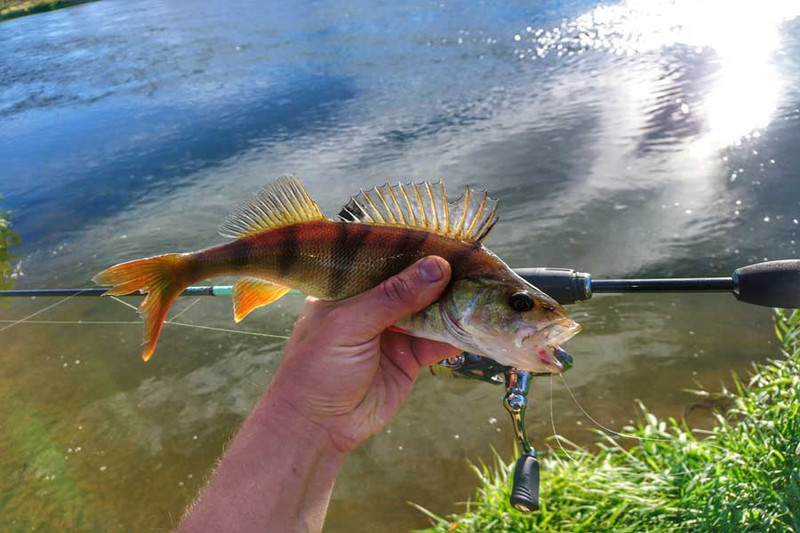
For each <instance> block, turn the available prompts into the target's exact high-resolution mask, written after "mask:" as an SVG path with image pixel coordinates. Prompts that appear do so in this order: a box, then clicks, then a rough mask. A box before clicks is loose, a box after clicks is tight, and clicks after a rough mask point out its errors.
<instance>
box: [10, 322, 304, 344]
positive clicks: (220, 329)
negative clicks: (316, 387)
mask: <svg viewBox="0 0 800 533" xmlns="http://www.w3.org/2000/svg"><path fill="white" fill-rule="evenodd" d="M20 323H22V321H21V320H0V324H10V325H11V326H13V325H14V324H20ZM24 323H25V324H60V325H76V326H98V325H106V326H109V325H112V326H118V325H134V324H135V325H139V326H141V325H142V321H141V320H25V322H24ZM164 324H170V325H173V326H185V327H187V328H198V329H210V330H213V331H220V332H222V333H238V334H240V335H253V336H256V337H268V338H270V339H280V340H287V339H288V338H289V337H287V336H286V335H272V334H270V333H259V332H257V331H242V330H236V329H226V328H214V327H211V326H200V325H198V324H186V323H185V322H172V321H170V320H165V321H164ZM3 329H7V328H2V329H0V331H3Z"/></svg>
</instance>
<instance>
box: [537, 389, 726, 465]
mask: <svg viewBox="0 0 800 533" xmlns="http://www.w3.org/2000/svg"><path fill="white" fill-rule="evenodd" d="M551 377H552V376H551ZM559 377H560V378H561V381H562V382H563V383H564V387H565V388H566V389H567V392H568V393H569V396H570V398H572V401H573V402H575V405H577V406H578V409H580V410H581V412H582V413H583V415H584V416H585V417H586V418H588V419H589V420H591V421H592V422H594V423H595V424H596V425H597V427H599V428H601V429H602V430H603V431H606V432H608V433H611V434H612V435H617V436H618V437H622V438H625V439H633V440H639V441H654V442H669V443H673V444H674V443H675V440H674V439H664V438H658V437H640V436H639V435H631V434H626V433H620V432H619V431H614V430H613V429H609V428H607V427H606V426H604V425H603V424H601V423H600V422H598V421H597V420H596V419H595V418H594V417H592V415H590V414H589V413H587V412H586V410H585V409H584V408H583V406H582V405H581V404H580V403H579V402H578V399H577V398H576V397H575V395H574V394H573V393H572V389H570V388H569V385H568V384H567V380H566V379H564V374H559ZM551 390H552V389H551ZM694 431H696V430H690V431H689V433H690V434H693V433H694ZM709 433H710V432H709ZM710 435H713V433H710ZM695 442H697V443H698V444H699V443H700V441H699V440H697V439H695ZM703 443H704V444H703V445H704V446H708V447H709V448H713V449H716V450H722V452H723V453H724V454H725V455H726V456H732V457H740V455H739V454H738V453H736V452H732V451H730V450H728V449H726V448H723V447H722V446H717V445H716V444H711V443H709V442H706V441H703ZM700 470H702V469H699V470H697V471H694V470H688V471H690V472H699V471H700Z"/></svg>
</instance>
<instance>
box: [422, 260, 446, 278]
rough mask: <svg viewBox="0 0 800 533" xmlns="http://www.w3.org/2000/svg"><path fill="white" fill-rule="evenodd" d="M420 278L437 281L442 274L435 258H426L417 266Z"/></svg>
mask: <svg viewBox="0 0 800 533" xmlns="http://www.w3.org/2000/svg"><path fill="white" fill-rule="evenodd" d="M419 272H420V274H421V275H422V279H424V280H425V281H429V282H434V281H439V280H440V279H442V277H443V276H444V273H443V272H442V269H441V267H439V263H438V262H437V261H436V260H435V259H431V258H427V259H425V260H424V261H423V262H422V264H421V265H420V266H419Z"/></svg>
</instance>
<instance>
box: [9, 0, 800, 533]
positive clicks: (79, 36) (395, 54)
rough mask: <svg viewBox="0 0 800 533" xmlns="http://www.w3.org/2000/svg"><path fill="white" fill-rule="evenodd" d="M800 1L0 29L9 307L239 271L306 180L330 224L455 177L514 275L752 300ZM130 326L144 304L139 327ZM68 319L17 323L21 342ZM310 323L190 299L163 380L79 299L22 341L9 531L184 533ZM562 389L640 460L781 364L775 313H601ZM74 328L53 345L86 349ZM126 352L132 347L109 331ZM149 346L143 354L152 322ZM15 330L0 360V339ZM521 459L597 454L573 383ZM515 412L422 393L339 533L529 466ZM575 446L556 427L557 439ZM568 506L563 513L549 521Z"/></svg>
mask: <svg viewBox="0 0 800 533" xmlns="http://www.w3.org/2000/svg"><path fill="white" fill-rule="evenodd" d="M798 14H800V8H798V7H797V5H796V3H794V2H783V3H781V2H738V3H736V5H735V6H734V5H729V4H728V3H722V2H706V3H698V2H689V1H686V2H681V1H678V2H659V1H656V2H636V1H630V2H623V3H621V4H602V5H598V4H596V3H594V2H580V1H568V2H555V1H544V2H538V3H536V4H535V5H529V4H527V3H508V2H489V3H481V4H475V3H472V2H464V3H454V2H440V1H437V2H424V1H417V2H413V3H410V4H406V5H404V6H399V5H394V4H391V3H389V4H381V5H378V6H376V5H375V4H373V3H368V2H364V3H350V4H347V5H346V6H343V5H341V4H338V3H335V2H326V1H319V2H298V3H294V4H292V5H289V4H286V5H280V6H267V5H263V4H262V3H259V2H254V1H252V0H242V1H241V2H237V3H235V4H233V5H229V4H225V5H223V4H221V3H218V2H192V3H189V2H186V1H181V0H178V1H173V2H160V1H157V0H142V1H140V2H135V3H131V2H123V1H121V0H104V1H102V2H96V3H92V4H86V5H82V6H79V7H75V8H70V9H64V10H61V11H57V12H52V13H46V14H40V15H35V16H31V17H25V18H21V19H16V20H12V21H8V22H4V23H2V24H0V80H2V83H1V84H0V194H2V195H3V199H2V203H0V206H2V207H5V208H8V209H11V210H13V215H12V217H13V223H14V227H15V229H16V231H17V232H18V233H19V234H20V236H21V238H22V244H21V245H20V246H18V247H17V248H16V253H17V255H18V256H19V257H20V267H19V270H18V272H17V274H18V278H17V286H18V287H20V288H25V287H72V286H88V285H89V279H90V278H91V276H92V275H93V274H94V273H95V272H97V271H98V270H100V269H102V268H104V267H106V266H108V265H110V264H113V263H115V262H118V261H122V260H126V259H131V258H136V257H140V256H144V255H148V254H153V253H160V252H164V251H185V250H191V249H196V248H199V247H202V246H206V245H209V244H212V243H216V242H219V241H220V238H219V237H218V236H217V234H216V227H217V225H218V224H219V223H220V222H221V221H222V220H223V219H224V216H225V214H226V213H227V212H228V211H229V210H231V209H232V208H233V206H235V205H236V204H237V203H238V202H240V201H242V200H243V199H244V198H246V197H247V196H248V195H249V194H250V193H252V192H253V191H255V190H256V189H257V188H258V187H259V186H260V185H263V184H264V183H266V182H267V181H268V180H269V179H271V178H274V177H277V176H280V175H283V174H286V173H294V174H297V175H299V176H301V177H302V178H303V179H304V181H305V182H306V184H307V186H308V188H309V190H310V191H311V194H312V195H313V196H314V197H315V198H316V199H317V200H318V202H319V203H320V205H321V207H322V209H323V211H325V212H327V213H329V214H335V213H336V212H338V208H339V207H340V206H341V205H342V204H343V203H344V201H345V200H346V199H347V198H348V197H349V196H350V195H351V194H352V193H354V192H355V191H357V190H358V188H359V187H367V186H371V185H374V184H381V183H383V182H385V181H390V182H391V181H401V180H403V181H405V180H410V179H421V178H443V179H444V180H445V181H446V183H447V184H448V186H449V187H450V188H451V189H452V188H458V187H461V186H463V185H465V184H475V185H479V186H483V187H486V188H488V189H489V190H490V191H491V192H492V195H493V196H494V197H496V198H499V199H500V200H501V208H500V216H501V221H500V223H499V224H498V225H497V227H496V228H495V230H494V231H493V233H492V234H491V235H490V237H489V238H488V240H487V244H488V246H489V247H490V248H492V249H493V250H494V251H495V252H497V253H498V254H499V255H500V256H501V257H503V258H504V259H506V260H507V262H509V263H510V264H511V265H512V266H537V265H547V266H567V267H572V268H576V269H579V270H583V271H588V272H591V273H592V274H593V275H594V276H595V277H596V278H599V277H607V276H608V277H624V276H683V275H685V276H691V275H728V274H730V272H731V271H732V270H733V269H734V268H736V267H738V266H742V265H744V264H749V263H753V262H757V261H761V260H764V259H765V258H769V259H782V258H790V257H797V255H798V254H797V246H796V243H795V240H796V239H797V229H798V227H799V226H798V219H800V181H799V180H797V174H798V170H800V153H799V152H798V150H797V146H798V145H800V82H798V80H800V60H799V59H798V58H800V38H798V35H800V31H799V30H800V20H798V19H797V18H796V16H797V15H798ZM130 302H132V303H134V304H135V303H136V301H135V300H130ZM52 303H55V301H53V300H45V299H37V300H33V301H27V300H26V301H22V300H14V301H11V302H4V303H2V304H0V319H2V320H6V321H14V320H17V319H20V318H23V317H25V316H28V315H29V314H31V313H34V312H36V311H38V310H41V309H43V308H44V307H46V306H47V305H49V304H52ZM300 304H301V301H300V300H299V299H298V298H291V297H287V298H285V299H284V300H283V301H281V302H279V303H278V304H276V305H274V306H272V307H270V308H269V309H266V310H263V311H261V312H258V313H256V314H255V315H254V316H252V317H251V318H248V320H247V321H245V322H244V323H242V324H240V325H239V326H235V325H234V324H233V322H232V320H231V311H230V302H229V301H227V300H225V299H202V300H201V301H199V302H196V303H195V301H194V300H193V299H186V300H184V301H181V302H179V303H178V305H176V308H175V312H181V311H182V310H184V309H185V308H186V307H187V306H188V305H192V307H191V308H190V309H186V311H185V313H184V314H182V315H181V316H180V318H179V319H178V321H180V322H184V323H186V324H195V325H202V326H207V327H215V328H228V329H232V330H235V331H236V332H225V331H215V330H207V329H206V330H201V329H197V328H191V327H186V326H179V325H168V326H167V327H166V328H165V331H164V333H163V334H162V339H161V341H160V343H159V351H158V354H157V355H156V357H155V358H154V359H153V360H152V361H151V362H150V363H148V364H143V363H142V362H141V360H140V359H139V357H138V354H139V347H138V344H139V339H140V335H141V326H140V325H138V323H136V320H137V317H136V315H135V313H134V312H133V311H132V310H131V309H129V308H128V307H126V306H124V305H122V304H120V303H119V302H116V301H113V300H107V299H103V300H100V299H79V298H75V299H71V300H69V301H66V302H64V303H62V304H60V305H58V306H57V307H55V308H53V309H52V310H49V311H47V312H45V313H42V314H40V315H38V316H36V317H34V318H33V319H32V320H37V321H45V322H48V323H23V324H17V325H14V326H11V327H9V326H10V324H11V322H2V323H0V346H2V356H3V364H2V366H0V419H2V420H3V431H2V432H0V449H1V450H3V453H2V455H0V524H2V525H3V526H4V527H8V528H11V529H23V527H32V528H37V527H38V528H40V529H43V530H54V529H66V528H73V529H83V530H106V531H108V530H115V529H124V530H128V529H134V530H144V529H147V528H161V529H164V528H169V527H170V526H171V525H174V524H175V523H176V521H177V520H178V519H179V517H180V515H181V513H182V510H183V508H184V507H185V505H186V504H187V503H188V502H190V501H191V499H192V498H193V496H194V494H195V493H196V491H197V490H198V489H199V487H200V486H201V485H202V483H203V479H204V477H205V476H206V475H207V473H208V472H209V469H210V468H211V467H212V465H213V462H214V460H215V459H216V457H217V456H218V455H219V453H220V451H221V449H222V446H223V445H224V443H225V442H226V441H227V440H228V439H229V438H230V436H231V435H232V434H233V433H234V432H235V431H236V429H237V427H238V425H239V424H240V422H241V421H242V419H243V417H244V416H245V415H246V413H247V412H248V410H249V408H250V406H251V405H252V404H253V403H254V402H255V400H256V399H257V397H258V396H259V394H260V393H261V392H262V391H263V389H264V387H265V385H266V384H267V383H268V382H269V379H270V376H271V374H272V372H273V371H274V369H275V368H276V366H277V364H278V362H279V360H280V355H281V352H282V347H283V344H282V341H281V340H280V339H274V338H269V337H264V336H258V335H248V334H244V333H241V332H242V331H247V332H255V333H261V334H270V335H285V334H287V333H288V332H289V331H290V329H291V325H292V322H293V319H294V317H295V315H296V313H297V310H298V309H299V306H300ZM572 312H573V313H574V315H575V316H576V317H577V319H578V320H579V321H580V322H581V323H582V325H583V327H584V330H583V332H582V333H581V334H580V335H579V336H578V337H576V338H575V339H574V340H572V341H570V343H569V346H568V348H569V351H570V353H572V354H573V355H574V356H575V359H576V364H575V368H574V369H573V370H571V371H570V372H569V373H568V374H566V376H565V378H566V380H567V382H568V383H569V384H570V386H571V388H572V390H573V392H574V393H575V395H576V397H577V398H578V399H579V401H580V402H581V403H582V404H583V405H584V406H585V408H586V409H587V410H588V411H589V413H590V414H592V416H594V417H595V418H596V419H597V420H599V421H600V422H602V423H603V424H605V425H607V426H609V427H611V428H615V429H619V428H621V427H622V426H623V425H624V424H625V423H627V422H628V420H630V419H631V418H633V417H635V415H636V406H635V403H634V399H641V400H642V401H643V402H644V403H645V404H646V405H647V406H648V407H649V408H651V409H652V410H653V411H655V412H656V413H658V414H661V415H671V416H680V415H681V414H682V413H683V412H684V410H685V409H687V408H688V407H689V406H690V405H691V403H692V397H691V395H689V394H688V393H686V392H684V390H685V389H690V388H695V387H696V383H697V382H700V383H702V384H705V385H709V386H715V385H716V384H717V383H718V382H719V381H720V380H724V379H726V378H728V377H729V376H730V373H731V372H732V371H743V370H745V369H746V368H747V367H748V365H749V364H750V362H751V361H753V360H763V359H764V358H765V357H768V356H775V355H777V351H776V350H777V348H776V346H775V343H773V342H771V338H772V332H771V324H770V320H771V318H770V311H769V310H767V309H761V308H756V307H752V306H746V305H744V304H739V303H737V302H736V301H735V300H734V299H733V298H732V297H730V296H728V295H693V296H686V295H682V296H681V295H658V296H625V297H622V296H596V297H595V298H594V299H593V300H591V301H589V302H585V303H581V304H579V305H575V306H572ZM78 320H81V321H83V323H81V324H72V323H70V324H60V323H52V322H54V321H73V322H74V321H78ZM94 321H118V322H120V323H119V324H112V325H108V324H106V325H103V324H93V323H91V322H94ZM129 322H130V323H129ZM6 327H7V328H8V329H6V330H3V328H6ZM552 387H553V388H552V403H551V402H550V397H551V396H550V395H551V392H550V381H549V380H548V379H541V380H537V381H535V382H534V391H533V400H534V402H533V406H532V408H531V409H530V410H529V431H530V432H531V434H532V436H533V438H534V441H535V442H536V444H537V445H540V446H544V442H545V439H546V438H547V437H548V436H549V435H551V434H552V431H553V429H552V425H555V427H556V430H557V431H558V432H559V433H562V434H564V435H565V436H567V437H568V438H570V439H572V440H574V441H577V442H584V443H586V442H591V441H592V440H593V439H594V436H593V435H592V434H591V433H590V432H589V431H587V428H589V427H592V424H591V423H590V422H589V420H587V419H586V417H585V416H583V415H582V414H581V413H580V411H579V410H578V409H577V408H576V407H575V405H574V404H573V403H572V400H571V399H570V397H569V395H568V394H567V393H566V391H565V389H564V387H563V384H562V382H561V380H560V379H558V378H556V379H554V380H553V381H552ZM501 396H502V391H501V390H500V389H499V388H495V387H492V386H491V385H487V384H482V383H471V382H465V381H459V380H453V379H450V378H448V377H447V376H437V377H431V376H427V375H426V376H423V377H422V378H421V379H420V383H419V384H418V386H417V387H416V389H415V391H414V394H413V395H412V397H411V399H410V401H409V403H408V404H407V406H406V407H405V408H404V410H403V411H402V412H401V413H400V414H399V415H398V417H397V418H396V419H395V420H394V421H393V422H392V423H391V425H390V426H389V427H388V428H387V429H386V430H385V431H384V432H383V433H382V434H380V435H379V436H377V437H375V438H374V439H372V440H371V441H370V442H369V443H367V444H366V445H365V446H363V447H362V448H361V449H360V450H358V451H357V452H356V453H355V454H354V455H353V456H352V457H350V458H349V459H348V461H347V463H346V465H345V468H344V473H343V475H342V476H341V478H340V480H339V482H338V484H337V486H336V490H335V492H334V495H333V501H332V505H331V509H330V513H329V519H328V522H327V527H326V530H327V531H331V532H334V531H353V530H359V531H360V530H364V531H370V530H403V529H409V528H412V527H422V526H424V525H425V524H426V523H427V519H426V518H425V517H424V516H423V515H422V514H420V513H419V512H417V511H415V510H414V509H412V508H411V507H410V506H408V505H407V503H406V502H407V501H414V502H416V503H419V504H421V505H423V506H425V507H428V508H429V509H431V510H433V511H435V512H437V513H439V514H444V513H447V512H451V511H454V510H458V509H460V508H461V507H460V506H459V505H457V504H456V503H455V502H457V501H463V500H465V499H466V498H468V497H470V496H471V495H472V493H473V491H474V486H475V479H474V477H473V475H472V474H471V472H470V471H469V469H468V468H467V460H471V461H477V460H479V459H483V460H490V459H491V449H490V447H491V446H494V447H496V448H497V449H499V450H500V452H501V453H502V454H504V455H505V456H508V455H509V454H510V449H511V444H512V437H511V428H510V425H509V424H508V420H506V415H505V412H504V411H503V408H502V405H501V402H500V399H501ZM551 405H552V411H553V420H552V424H551V420H550V409H551ZM550 504H551V505H557V502H550Z"/></svg>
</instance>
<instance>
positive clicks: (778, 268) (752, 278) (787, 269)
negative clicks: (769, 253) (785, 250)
mask: <svg viewBox="0 0 800 533" xmlns="http://www.w3.org/2000/svg"><path fill="white" fill-rule="evenodd" d="M733 294H734V295H735V296H736V298H737V299H738V300H740V301H742V302H747V303H751V304H756V305H765V306H767V307H786V308H794V309H796V308H800V259H786V260H783V261H768V262H766V263H756V264H755V265H748V266H746V267H742V268H737V269H736V270H735V271H734V272H733Z"/></svg>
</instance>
